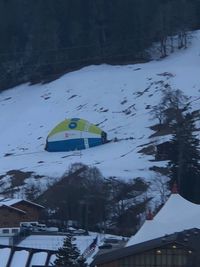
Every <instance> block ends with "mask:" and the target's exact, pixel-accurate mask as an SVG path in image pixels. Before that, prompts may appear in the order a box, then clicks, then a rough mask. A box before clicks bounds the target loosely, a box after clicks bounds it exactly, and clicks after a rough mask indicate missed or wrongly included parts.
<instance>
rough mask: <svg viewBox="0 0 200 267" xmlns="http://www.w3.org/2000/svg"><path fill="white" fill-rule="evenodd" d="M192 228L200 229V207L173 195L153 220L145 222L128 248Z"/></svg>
mask: <svg viewBox="0 0 200 267" xmlns="http://www.w3.org/2000/svg"><path fill="white" fill-rule="evenodd" d="M190 228H199V229H200V205H197V204H194V203H192V202H189V201H188V200H186V199H184V198H183V197H181V196H180V195H179V194H172V195H171V196H170V197H169V199H168V200H167V202H166V203H165V205H164V206H163V207H162V209H161V210H160V211H159V212H158V214H157V215H156V216H155V217H154V218H153V220H147V221H145V223H144V224H143V225H142V227H141V228H140V229H139V231H138V232H137V233H136V234H135V235H134V236H132V237H131V238H130V239H129V241H128V243H127V245H126V246H131V245H134V244H138V243H140V242H144V241H147V240H151V239H154V238H158V237H161V236H164V235H166V234H172V233H174V232H179V231H183V230H186V229H190Z"/></svg>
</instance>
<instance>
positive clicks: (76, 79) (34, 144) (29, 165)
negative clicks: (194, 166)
mask: <svg viewBox="0 0 200 267" xmlns="http://www.w3.org/2000/svg"><path fill="white" fill-rule="evenodd" d="M199 43H200V32H199V31H198V32H196V33H195V34H194V36H193V38H192V39H191V45H190V47H189V48H188V49H187V50H180V51H178V52H176V53H174V54H173V55H171V56H169V57H168V58H165V59H162V60H159V61H152V62H149V63H145V64H136V65H128V66H109V65H100V66H89V67H86V68H83V69H81V70H79V71H75V72H71V73H68V74H66V75H64V76H63V77H61V78H59V79H58V80H56V81H53V82H51V83H48V84H36V85H32V86H29V85H28V84H23V85H20V86H18V87H15V88H13V89H10V90H7V91H5V92H3V93H1V94H0V114H1V117H0V125H1V132H0V147H1V149H0V166H1V168H0V178H1V183H0V191H1V192H3V191H4V190H5V189H6V188H8V187H9V186H10V185H11V183H12V181H11V180H12V179H11V177H12V175H13V172H9V171H11V170H21V171H23V172H25V173H27V172H28V174H27V177H31V178H29V179H26V178H27V177H22V183H21V184H18V183H19V181H17V182H16V183H15V186H18V187H20V186H21V185H22V184H23V183H24V182H25V183H26V184H27V185H28V184H29V185H31V184H32V183H35V184H38V186H39V187H40V188H41V189H42V190H44V189H45V188H46V187H47V186H48V184H51V183H53V182H54V181H55V179H58V178H59V177H60V176H61V175H62V174H63V173H64V172H65V171H66V170H67V169H68V167H69V166H70V165H71V164H72V163H75V162H82V163H84V164H87V165H90V166H96V167H98V168H99V169H100V171H101V172H102V174H103V175H104V176H106V177H107V176H116V177H120V178H124V179H129V178H133V177H138V176H140V177H144V178H145V179H152V178H153V177H154V172H153V171H150V170H149V167H151V166H153V165H156V166H165V164H166V162H161V161H160V162H152V161H150V160H152V159H153V157H152V156H147V155H143V154H141V153H138V151H140V150H141V146H142V145H144V144H147V143H150V142H161V141H162V140H160V139H156V138H155V137H154V138H149V137H150V136H151V134H152V133H153V131H152V130H151V129H150V128H149V127H150V126H152V125H154V124H155V123H157V121H154V120H152V117H151V114H150V111H151V109H152V107H153V106H156V105H157V103H158V102H159V100H160V97H161V95H162V90H164V89H165V86H166V85H167V84H170V86H171V87H172V88H173V89H180V90H182V91H183V92H184V93H185V94H186V95H187V96H190V97H191V99H190V100H191V102H192V105H193V107H194V109H198V108H199V106H200V76H199V66H200V48H199ZM74 117H76V118H83V119H86V120H88V121H89V122H91V123H94V124H97V125H98V126H99V127H101V129H102V130H104V131H105V132H107V134H108V139H110V140H113V139H114V138H115V137H116V138H117V139H119V140H120V141H119V142H110V143H108V144H105V145H102V146H98V147H94V148H89V149H87V150H83V151H81V152H77V151H76V152H56V153H53V152H52V153H50V152H47V151H45V150H44V146H45V141H46V137H47V135H48V133H49V132H50V131H51V130H52V128H53V127H54V126H56V125H57V123H59V122H60V121H62V120H64V119H65V118H74ZM162 138H163V139H165V140H166V139H168V138H169V137H168V136H164V137H162ZM29 172H30V173H29ZM31 172H33V173H35V174H36V175H38V176H33V175H32V173H31ZM39 178H40V179H39Z"/></svg>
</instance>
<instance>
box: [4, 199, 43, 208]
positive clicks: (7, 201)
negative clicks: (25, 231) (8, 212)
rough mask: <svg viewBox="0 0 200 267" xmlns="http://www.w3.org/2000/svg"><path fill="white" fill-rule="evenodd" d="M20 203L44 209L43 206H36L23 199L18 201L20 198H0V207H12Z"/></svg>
mask: <svg viewBox="0 0 200 267" xmlns="http://www.w3.org/2000/svg"><path fill="white" fill-rule="evenodd" d="M21 202H25V203H27V204H30V205H33V206H37V207H38V208H42V209H44V207H43V206H41V205H39V204H36V203H34V202H31V201H28V200H24V199H20V198H3V197H0V206H1V205H5V206H14V205H15V204H18V203H21Z"/></svg>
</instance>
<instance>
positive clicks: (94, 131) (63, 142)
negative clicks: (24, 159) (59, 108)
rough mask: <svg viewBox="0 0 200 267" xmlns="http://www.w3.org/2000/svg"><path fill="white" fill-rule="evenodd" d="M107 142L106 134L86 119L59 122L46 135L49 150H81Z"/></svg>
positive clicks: (46, 148) (46, 147)
mask: <svg viewBox="0 0 200 267" xmlns="http://www.w3.org/2000/svg"><path fill="white" fill-rule="evenodd" d="M106 142H107V134H106V133H105V132H104V131H102V130H101V129H100V128H99V127H97V126H96V125H94V124H91V123H89V122H88V121H86V120H83V119H78V118H73V119H66V120H64V121H62V122H61V123H59V124H58V125H57V126H56V127H55V128H54V129H53V130H52V131H51V132H50V133H49V135H48V137H47V140H46V146H45V150H47V151H49V152H59V151H73V150H82V149H86V148H89V147H93V146H98V145H102V144H104V143H106Z"/></svg>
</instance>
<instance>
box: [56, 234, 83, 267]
mask: <svg viewBox="0 0 200 267" xmlns="http://www.w3.org/2000/svg"><path fill="white" fill-rule="evenodd" d="M72 238H73V236H72V235H71V234H70V233H68V234H67V236H66V238H65V239H64V242H63V246H62V247H61V248H59V250H58V252H57V254H56V257H57V258H56V260H55V262H54V264H55V265H56V266H58V267H62V266H63V267H85V266H86V264H85V259H84V258H83V257H82V256H80V253H79V251H78V249H77V247H76V246H75V245H74V244H73V243H72Z"/></svg>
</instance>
